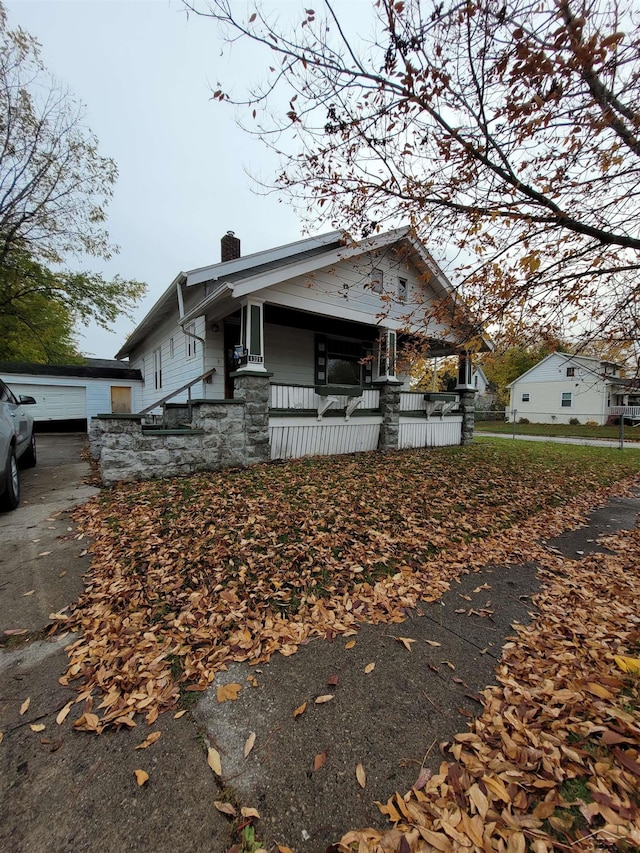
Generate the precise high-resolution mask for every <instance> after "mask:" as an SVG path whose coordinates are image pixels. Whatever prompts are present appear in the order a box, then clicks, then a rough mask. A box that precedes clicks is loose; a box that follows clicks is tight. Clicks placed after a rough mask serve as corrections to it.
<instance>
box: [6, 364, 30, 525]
mask: <svg viewBox="0 0 640 853" xmlns="http://www.w3.org/2000/svg"><path fill="white" fill-rule="evenodd" d="M35 402H36V401H35V400H34V399H33V397H25V396H23V395H20V397H19V398H16V396H15V394H14V393H13V392H12V391H11V390H10V389H9V388H8V387H7V386H6V385H5V384H4V382H3V381H2V380H1V379H0V509H15V508H16V507H17V506H18V504H19V503H20V471H19V470H18V464H20V465H21V466H22V467H23V468H33V466H34V465H35V464H36V439H35V436H34V434H33V418H32V417H31V415H30V414H29V413H28V411H27V410H26V406H32V405H34V403H35Z"/></svg>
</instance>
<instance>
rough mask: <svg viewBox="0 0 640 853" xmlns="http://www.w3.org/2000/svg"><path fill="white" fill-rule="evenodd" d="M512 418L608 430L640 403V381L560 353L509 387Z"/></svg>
mask: <svg viewBox="0 0 640 853" xmlns="http://www.w3.org/2000/svg"><path fill="white" fill-rule="evenodd" d="M508 387H509V388H510V393H511V397H510V403H509V410H510V411H509V412H508V418H509V420H511V421H513V420H514V419H515V420H519V419H520V418H527V420H529V421H530V422H531V423H564V424H566V423H569V421H570V420H572V419H574V418H575V419H577V420H579V421H580V422H581V423H586V422H587V421H594V422H595V423H597V424H599V425H602V424H605V423H607V420H608V419H609V418H610V417H612V416H618V415H620V414H621V407H629V406H631V407H634V406H637V405H638V404H639V403H640V387H639V386H638V383H637V382H636V381H635V380H630V379H625V378H623V377H621V376H620V366H619V365H617V364H614V363H613V362H610V361H603V360H601V359H598V358H591V357H588V356H583V355H571V354H570V353H564V352H554V353H551V355H548V356H546V357H545V358H543V359H542V361H540V362H538V364H536V365H535V366H534V367H532V368H531V369H530V370H527V371H526V373H523V374H522V376H519V377H518V378H517V379H516V380H514V381H513V382H512V383H511V384H510V385H509V386H508Z"/></svg>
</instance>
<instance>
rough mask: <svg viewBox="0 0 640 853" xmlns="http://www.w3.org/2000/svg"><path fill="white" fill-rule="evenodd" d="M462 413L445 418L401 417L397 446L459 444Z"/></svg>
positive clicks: (444, 445) (402, 447)
mask: <svg viewBox="0 0 640 853" xmlns="http://www.w3.org/2000/svg"><path fill="white" fill-rule="evenodd" d="M461 439H462V415H452V416H448V417H445V418H429V420H424V421H423V420H422V419H419V418H406V417H405V418H403V417H402V415H401V416H400V424H399V427H398V447H399V448H401V449H404V448H409V447H449V446H452V445H457V444H460V441H461Z"/></svg>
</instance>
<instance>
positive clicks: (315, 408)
mask: <svg viewBox="0 0 640 853" xmlns="http://www.w3.org/2000/svg"><path fill="white" fill-rule="evenodd" d="M206 325H207V328H211V329H215V331H216V332H217V333H218V334H222V336H223V338H224V353H225V359H224V364H225V376H224V389H225V398H227V399H237V398H238V397H243V396H244V394H245V392H244V390H243V389H244V387H245V386H246V380H248V379H251V382H252V384H253V385H255V383H256V382H257V383H258V384H260V383H261V381H262V382H263V383H264V384H265V385H268V391H267V395H268V435H269V457H270V458H271V459H287V458H294V457H300V456H307V455H316V454H321V455H332V454H340V453H354V452H361V451H371V450H376V449H384V450H390V449H402V448H409V447H416V448H417V447H441V446H446V445H458V444H461V443H462V442H463V421H465V419H466V422H467V435H469V433H470V430H471V429H472V426H471V427H470V426H469V421H470V419H471V418H472V400H473V386H472V383H471V359H470V357H469V356H468V355H466V354H464V353H462V354H460V375H459V383H458V388H457V389H456V393H454V394H447V395H442V394H436V393H427V394H424V393H422V392H419V393H418V392H412V391H411V390H410V387H409V382H408V378H407V376H406V375H405V374H403V373H402V372H400V370H399V368H398V362H399V358H398V354H399V352H401V351H402V348H403V346H404V344H405V343H406V335H405V334H404V332H403V331H402V330H401V329H400V328H399V327H398V326H399V324H397V323H389V324H387V325H383V324H380V325H369V324H366V323H362V322H357V321H355V320H352V319H347V318H336V317H329V316H327V315H323V314H317V313H313V312H309V311H299V310H295V309H291V308H286V307H282V306H278V305H273V304H270V303H268V302H264V301H262V300H256V299H246V300H244V301H243V304H242V305H241V307H240V308H239V309H238V310H236V311H234V312H233V313H232V314H229V315H227V316H225V317H220V316H218V317H213V318H211V319H209V320H208V322H207V324H206ZM427 349H428V350H429V349H430V350H431V351H432V353H433V357H438V356H442V355H445V354H446V355H448V354H451V353H453V352H455V351H456V350H455V349H454V348H453V347H452V346H451V345H450V344H447V343H446V342H443V341H430V342H429V344H428V346H427ZM461 397H462V398H463V402H464V403H465V404H469V401H471V405H467V406H466V409H467V410H466V411H465V410H464V408H465V407H461Z"/></svg>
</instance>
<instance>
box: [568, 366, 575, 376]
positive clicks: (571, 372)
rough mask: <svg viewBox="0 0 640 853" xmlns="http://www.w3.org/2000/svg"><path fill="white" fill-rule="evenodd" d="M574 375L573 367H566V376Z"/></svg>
mask: <svg viewBox="0 0 640 853" xmlns="http://www.w3.org/2000/svg"><path fill="white" fill-rule="evenodd" d="M575 375H576V369H575V367H567V376H575Z"/></svg>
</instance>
